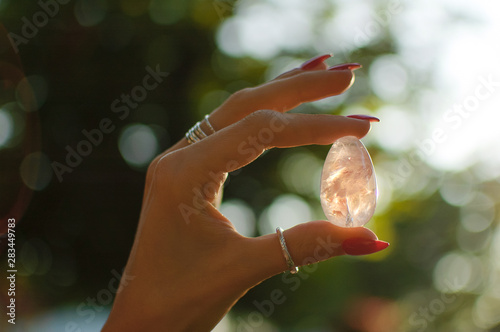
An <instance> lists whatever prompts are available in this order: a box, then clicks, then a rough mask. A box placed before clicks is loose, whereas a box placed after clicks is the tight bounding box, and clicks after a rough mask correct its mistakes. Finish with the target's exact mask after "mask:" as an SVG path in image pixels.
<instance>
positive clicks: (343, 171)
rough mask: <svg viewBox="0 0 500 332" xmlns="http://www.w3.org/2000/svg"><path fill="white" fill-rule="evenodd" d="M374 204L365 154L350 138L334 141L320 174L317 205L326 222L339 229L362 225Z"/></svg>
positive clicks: (373, 184) (374, 187)
mask: <svg viewBox="0 0 500 332" xmlns="http://www.w3.org/2000/svg"><path fill="white" fill-rule="evenodd" d="M376 203H377V181H376V179H375V170H374V168H373V163H372V160H371V158H370V155H369V154H368V151H366V148H365V146H364V145H363V143H361V141H360V140H359V139H358V138H356V137H354V136H346V137H342V138H340V139H338V140H337V141H335V143H334V144H333V145H332V147H331V148H330V151H329V152H328V156H327V157H326V160H325V164H324V166H323V173H322V175H321V206H322V207H323V211H324V212H325V215H326V217H327V219H328V220H329V221H330V222H332V223H334V224H335V225H337V226H342V227H359V226H363V225H364V224H366V223H367V222H368V221H369V220H370V218H371V217H372V216H373V213H374V211H375V205H376Z"/></svg>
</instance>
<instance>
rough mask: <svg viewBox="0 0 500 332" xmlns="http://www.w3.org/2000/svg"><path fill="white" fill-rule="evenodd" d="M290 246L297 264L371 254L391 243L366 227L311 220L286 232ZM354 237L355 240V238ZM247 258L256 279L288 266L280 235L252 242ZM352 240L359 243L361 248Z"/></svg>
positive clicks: (289, 249) (268, 236) (285, 268)
mask: <svg viewBox="0 0 500 332" xmlns="http://www.w3.org/2000/svg"><path fill="white" fill-rule="evenodd" d="M283 236H284V238H285V243H286V246H287V249H288V251H289V253H290V256H291V257H292V259H293V261H294V263H295V264H296V266H304V265H309V264H313V263H316V262H320V261H323V260H326V259H329V258H331V257H335V256H340V255H345V254H348V252H346V251H349V252H351V253H355V254H369V253H374V252H377V251H380V250H382V249H385V248H386V247H387V246H388V243H387V242H383V241H378V238H377V236H376V235H375V233H373V232H372V231H371V230H369V229H367V228H364V227H355V228H343V227H338V226H335V225H333V224H332V223H330V222H328V221H311V222H308V223H304V224H299V225H297V226H295V227H292V228H291V229H288V230H286V231H284V232H283ZM353 240H354V241H353ZM249 242H250V244H249V247H250V248H249V250H248V251H249V252H250V253H249V255H248V256H249V257H247V258H246V261H247V262H249V264H250V266H251V267H252V268H253V269H254V270H255V271H256V272H255V278H256V279H260V280H262V279H265V278H268V277H270V276H272V275H275V274H277V273H280V272H283V271H286V270H287V269H288V267H287V264H286V260H285V257H284V254H283V251H282V249H281V245H280V242H279V238H278V236H277V234H269V235H265V236H261V237H259V238H255V239H253V241H249ZM350 243H357V250H354V246H353V245H351V244H350Z"/></svg>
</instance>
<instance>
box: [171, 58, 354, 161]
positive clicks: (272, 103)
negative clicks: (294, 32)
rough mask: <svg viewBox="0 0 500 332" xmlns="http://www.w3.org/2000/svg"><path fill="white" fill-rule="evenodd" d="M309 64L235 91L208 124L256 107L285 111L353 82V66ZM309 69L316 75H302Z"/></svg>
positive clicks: (222, 124)
mask: <svg viewBox="0 0 500 332" xmlns="http://www.w3.org/2000/svg"><path fill="white" fill-rule="evenodd" d="M323 57H324V56H323ZM313 60H314V59H313ZM306 64H307V62H306ZM312 64H313V65H310V64H309V68H311V69H310V70H307V71H305V70H303V69H300V68H298V69H293V70H292V71H290V72H288V73H286V74H285V75H282V76H280V77H278V78H279V79H278V78H277V79H275V80H273V81H271V82H268V83H266V84H264V85H261V86H258V87H255V88H247V89H243V90H240V91H238V92H236V93H234V94H233V95H231V96H230V97H229V99H228V100H227V101H225V102H224V104H222V105H221V106H220V107H219V108H217V109H216V110H214V111H213V112H212V113H211V114H210V118H209V120H210V123H211V125H212V126H213V127H214V128H215V129H216V130H220V129H223V128H225V127H227V126H229V125H231V124H233V123H236V122H237V121H239V120H241V119H243V118H244V117H245V116H247V115H249V114H251V113H252V112H255V111H257V110H259V109H271V110H276V111H279V112H287V111H289V110H290V109H292V108H294V107H296V106H298V105H300V104H302V103H305V102H309V101H314V100H319V99H322V98H326V97H330V96H333V95H338V94H341V93H342V92H344V91H345V90H347V89H348V88H349V87H350V86H351V85H352V83H353V82H354V76H353V74H352V70H354V69H356V68H351V67H349V66H344V67H338V66H335V67H332V68H334V69H335V70H331V69H332V68H330V69H329V70H321V69H325V68H326V65H325V64H324V63H321V62H318V60H316V62H314V61H313V62H312ZM358 68H359V67H358ZM312 72H314V73H317V74H316V75H312V76H304V74H307V73H312ZM203 125H204V124H203V123H202V126H203ZM186 145H187V140H186V139H185V138H182V139H181V140H180V141H179V142H177V143H176V144H175V145H174V146H172V147H170V148H169V149H168V150H167V151H166V152H172V151H175V150H178V149H180V148H183V147H185V146H186Z"/></svg>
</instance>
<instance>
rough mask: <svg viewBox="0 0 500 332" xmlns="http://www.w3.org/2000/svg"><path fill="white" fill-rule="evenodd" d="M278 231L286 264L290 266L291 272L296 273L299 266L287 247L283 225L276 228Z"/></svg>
mask: <svg viewBox="0 0 500 332" xmlns="http://www.w3.org/2000/svg"><path fill="white" fill-rule="evenodd" d="M276 233H278V238H279V240H280V244H281V251H283V256H285V261H286V265H287V266H288V270H289V271H290V273H291V274H295V273H297V272H299V268H298V267H297V266H296V265H295V263H294V262H293V259H292V256H290V253H289V252H288V248H287V247H286V242H285V237H284V236H283V229H282V228H281V227H277V228H276Z"/></svg>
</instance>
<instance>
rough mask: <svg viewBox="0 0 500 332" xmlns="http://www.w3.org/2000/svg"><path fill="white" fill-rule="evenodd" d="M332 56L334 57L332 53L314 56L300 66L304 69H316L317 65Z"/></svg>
mask: <svg viewBox="0 0 500 332" xmlns="http://www.w3.org/2000/svg"><path fill="white" fill-rule="evenodd" d="M331 57H332V55H331V54H324V55H319V56H317V57H314V58H312V59H310V60H307V61H306V62H304V63H303V64H302V65H301V66H300V69H303V70H310V69H314V68H316V66H317V65H319V64H320V63H322V62H324V61H325V60H326V59H328V58H331Z"/></svg>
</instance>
